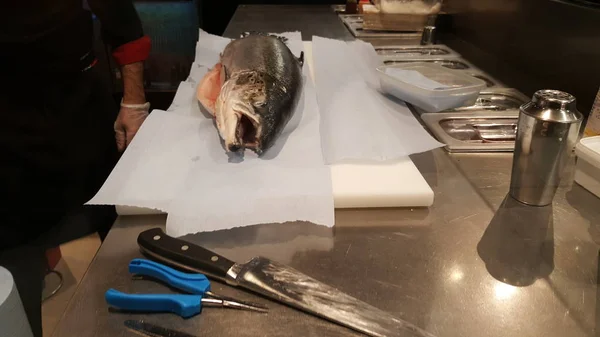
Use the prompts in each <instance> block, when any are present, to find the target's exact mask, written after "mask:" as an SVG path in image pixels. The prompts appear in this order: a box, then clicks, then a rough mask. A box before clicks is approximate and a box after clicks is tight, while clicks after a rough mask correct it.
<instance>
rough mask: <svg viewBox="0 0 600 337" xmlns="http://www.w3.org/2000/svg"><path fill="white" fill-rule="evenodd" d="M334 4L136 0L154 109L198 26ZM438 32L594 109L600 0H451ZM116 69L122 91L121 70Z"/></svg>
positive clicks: (184, 62)
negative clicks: (248, 8)
mask: <svg viewBox="0 0 600 337" xmlns="http://www.w3.org/2000/svg"><path fill="white" fill-rule="evenodd" d="M334 3H338V4H341V3H345V1H344V0H337V1H336V0H329V1H323V0H303V1H301V0H290V1H283V0H278V1H277V0H270V1H264V0H263V1H252V0H215V1H205V0H180V1H165V0H162V1H149V0H146V1H135V4H136V7H137V8H138V11H139V13H140V17H141V19H142V22H143V25H144V29H145V30H146V32H147V33H148V34H149V35H151V37H152V40H153V50H152V54H151V57H150V59H149V60H148V62H147V65H146V67H147V69H146V79H147V83H146V88H147V91H148V96H149V100H150V101H151V103H153V107H154V108H160V109H166V108H167V107H168V106H169V105H170V103H171V100H172V98H173V95H174V93H175V91H176V89H177V85H178V83H179V81H182V80H184V79H185V77H186V75H187V73H188V72H189V66H190V65H191V63H192V61H193V58H194V47H195V44H196V40H197V34H198V30H197V27H201V28H202V29H204V30H205V31H207V32H209V33H212V34H217V35H221V34H222V33H223V31H224V30H225V28H226V27H227V24H228V23H229V20H230V18H231V16H232V15H233V13H234V12H235V9H236V8H237V6H238V5H240V4H311V5H317V4H321V5H326V4H334ZM438 30H439V34H438V36H439V37H440V38H441V42H442V43H445V44H448V45H449V46H450V47H452V48H454V49H456V50H457V51H458V52H459V53H461V54H462V55H463V56H465V58H467V59H468V60H469V61H471V62H472V63H474V64H475V65H476V66H478V67H480V68H482V69H483V70H484V71H486V72H488V73H490V74H491V75H492V76H494V77H496V78H498V79H499V80H500V81H502V82H504V83H505V84H507V85H509V86H512V87H515V88H518V89H519V90H521V91H522V92H523V93H525V94H526V95H528V96H531V94H533V92H534V91H535V90H538V89H542V88H551V89H559V90H564V91H567V92H569V93H572V94H573V95H575V96H576V97H577V99H578V102H579V104H578V107H579V109H580V110H581V112H583V113H584V114H587V113H589V111H590V108H591V105H592V103H593V100H594V97H595V95H596V93H597V91H598V88H599V87H600V0H593V1H591V0H587V1H586V0H572V1H566V0H564V1H558V0H445V1H444V6H443V13H442V14H441V15H440V16H439V18H438ZM98 48H99V49H101V48H104V47H103V46H102V45H101V44H98ZM104 54H105V57H106V55H108V52H107V51H104ZM107 59H108V60H105V61H106V62H110V58H109V57H107ZM107 68H108V67H107ZM110 69H111V70H109V69H107V70H106V71H107V73H110V74H111V76H112V77H113V83H114V87H115V92H116V94H117V95H118V93H119V91H120V88H119V81H118V80H116V79H118V78H117V77H116V76H117V75H118V74H117V73H118V72H117V70H116V67H115V66H114V64H111V66H110Z"/></svg>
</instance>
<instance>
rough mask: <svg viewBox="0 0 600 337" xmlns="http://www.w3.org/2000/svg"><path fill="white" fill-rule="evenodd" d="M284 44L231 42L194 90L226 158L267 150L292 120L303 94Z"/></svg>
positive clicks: (277, 40) (295, 61) (255, 39)
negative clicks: (213, 124) (211, 118)
mask: <svg viewBox="0 0 600 337" xmlns="http://www.w3.org/2000/svg"><path fill="white" fill-rule="evenodd" d="M303 63H304V54H303V53H301V54H300V57H299V58H296V56H294V54H293V53H292V52H291V51H290V49H289V48H288V47H287V45H286V44H285V38H281V37H277V36H272V35H265V34H259V33H252V34H248V35H246V36H243V37H241V38H240V39H237V40H233V41H231V42H230V43H229V44H228V45H227V46H226V47H225V49H224V50H223V53H222V54H221V58H220V62H219V63H217V64H216V65H215V67H214V68H213V69H212V70H210V71H209V72H208V73H207V74H206V75H205V76H204V78H203V79H202V81H201V82H200V85H199V86H198V92H197V98H198V100H199V101H200V103H201V104H202V105H203V106H204V107H205V108H206V109H207V110H208V111H210V112H211V113H212V114H213V116H214V117H215V119H216V124H217V129H218V131H219V135H220V136H221V138H222V139H223V140H224V142H225V149H226V151H228V152H237V151H239V150H241V149H251V150H253V151H255V152H256V153H258V154H259V155H260V154H262V153H264V152H265V151H266V150H268V149H269V148H270V147H271V146H273V144H274V143H275V141H276V140H277V138H278V137H279V135H280V134H281V132H282V131H283V129H284V128H285V126H286V125H287V123H288V122H289V121H290V119H291V118H292V116H293V114H294V111H295V110H296V106H297V105H298V100H299V98H300V95H301V92H302V65H303Z"/></svg>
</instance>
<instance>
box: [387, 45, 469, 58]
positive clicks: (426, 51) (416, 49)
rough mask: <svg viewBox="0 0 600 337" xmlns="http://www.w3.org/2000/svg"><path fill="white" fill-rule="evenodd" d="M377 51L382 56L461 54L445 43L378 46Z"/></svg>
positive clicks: (412, 56) (448, 55)
mask: <svg viewBox="0 0 600 337" xmlns="http://www.w3.org/2000/svg"><path fill="white" fill-rule="evenodd" d="M375 51H376V52H377V54H379V55H381V56H382V57H384V58H386V57H394V58H408V59H410V58H416V57H421V56H422V57H432V56H443V57H457V56H460V55H459V54H458V53H456V52H455V51H454V50H452V49H450V48H448V47H447V46H445V45H442V44H439V45H430V46H417V45H415V46H406V45H404V46H376V47H375Z"/></svg>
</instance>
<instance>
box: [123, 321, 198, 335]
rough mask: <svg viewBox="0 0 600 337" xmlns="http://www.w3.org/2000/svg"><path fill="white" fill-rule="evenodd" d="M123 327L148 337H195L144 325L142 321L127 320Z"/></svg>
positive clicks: (147, 324) (156, 326) (148, 324)
mask: <svg viewBox="0 0 600 337" xmlns="http://www.w3.org/2000/svg"><path fill="white" fill-rule="evenodd" d="M125 327H127V329H129V330H131V331H132V332H135V333H137V334H140V335H142V336H148V337H196V336H194V335H190V334H188V333H185V332H181V331H177V330H171V329H167V328H163V327H161V326H158V325H154V324H151V323H146V322H144V321H142V320H127V321H125Z"/></svg>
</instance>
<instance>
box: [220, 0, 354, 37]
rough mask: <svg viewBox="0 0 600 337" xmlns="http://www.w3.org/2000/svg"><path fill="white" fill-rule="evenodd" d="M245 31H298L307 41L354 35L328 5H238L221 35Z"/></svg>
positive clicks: (238, 33)
mask: <svg viewBox="0 0 600 337" xmlns="http://www.w3.org/2000/svg"><path fill="white" fill-rule="evenodd" d="M248 31H261V32H269V33H283V32H291V31H300V32H301V33H302V39H303V40H304V41H310V40H311V39H312V37H313V36H314V35H318V36H321V37H327V38H332V39H339V40H353V39H354V37H353V36H352V34H351V33H350V32H349V31H348V29H346V27H345V26H344V24H343V23H342V22H340V20H339V19H338V17H337V14H336V13H335V12H334V11H333V10H332V9H331V6H329V5H304V6H294V5H240V6H238V8H237V10H236V11H235V13H234V14H233V17H232V18H231V21H230V22H229V25H228V26H227V28H226V30H225V32H224V33H223V36H226V37H229V38H238V37H239V36H240V34H242V33H243V32H248Z"/></svg>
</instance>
